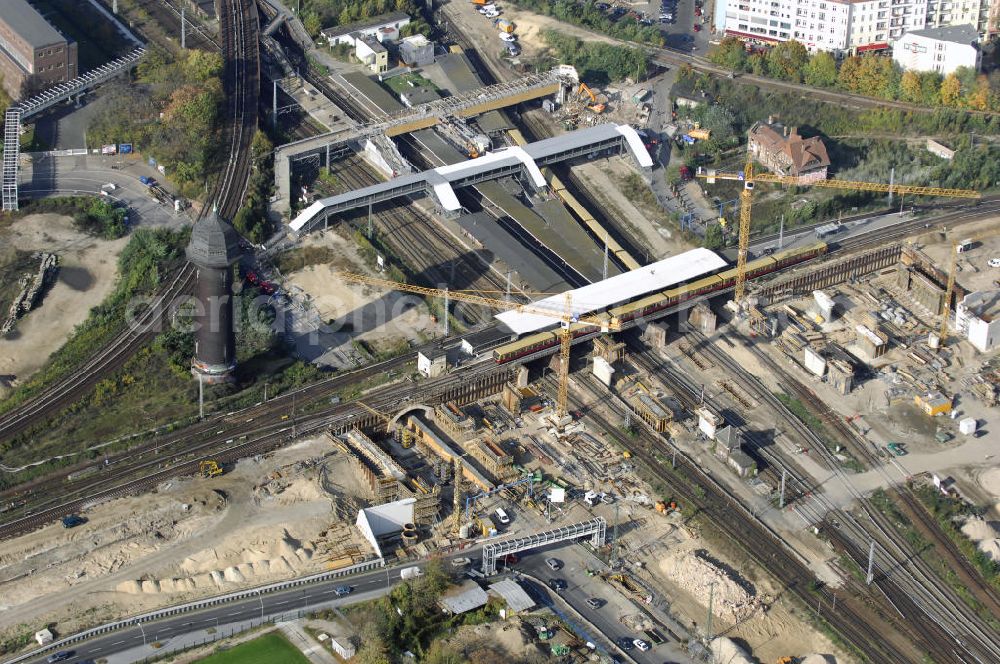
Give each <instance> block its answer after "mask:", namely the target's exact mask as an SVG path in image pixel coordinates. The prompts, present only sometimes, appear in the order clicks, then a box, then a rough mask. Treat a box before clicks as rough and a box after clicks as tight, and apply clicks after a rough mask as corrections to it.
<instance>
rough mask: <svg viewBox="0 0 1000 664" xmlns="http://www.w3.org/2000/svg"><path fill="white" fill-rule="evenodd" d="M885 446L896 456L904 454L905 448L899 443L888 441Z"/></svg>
mask: <svg viewBox="0 0 1000 664" xmlns="http://www.w3.org/2000/svg"><path fill="white" fill-rule="evenodd" d="M886 448H887V449H888V450H889V451H890V452H892V453H893V454H895V455H896V456H898V457H901V456H906V450H904V449H903V446H902V445H900V444H899V443H889V444H888V445H886Z"/></svg>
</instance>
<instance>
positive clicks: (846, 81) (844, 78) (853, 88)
mask: <svg viewBox="0 0 1000 664" xmlns="http://www.w3.org/2000/svg"><path fill="white" fill-rule="evenodd" d="M860 76H861V58H859V57H857V56H856V55H852V56H850V57H849V58H844V61H843V62H841V63H840V72H838V74H837V85H839V86H840V87H841V88H843V89H844V90H847V91H848V92H857V91H858V90H859V89H860V87H861V81H860Z"/></svg>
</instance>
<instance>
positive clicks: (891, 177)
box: [889, 166, 896, 205]
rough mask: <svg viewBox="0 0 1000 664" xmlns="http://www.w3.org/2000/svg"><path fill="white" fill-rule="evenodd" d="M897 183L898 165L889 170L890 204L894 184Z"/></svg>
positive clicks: (890, 202)
mask: <svg viewBox="0 0 1000 664" xmlns="http://www.w3.org/2000/svg"><path fill="white" fill-rule="evenodd" d="M895 183H896V167H895V166H893V167H892V168H891V169H890V170H889V205H892V185H894V184H895Z"/></svg>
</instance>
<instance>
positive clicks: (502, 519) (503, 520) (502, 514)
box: [496, 507, 510, 526]
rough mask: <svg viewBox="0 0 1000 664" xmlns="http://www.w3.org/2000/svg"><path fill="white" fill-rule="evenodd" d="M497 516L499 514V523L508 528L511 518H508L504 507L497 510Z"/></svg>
mask: <svg viewBox="0 0 1000 664" xmlns="http://www.w3.org/2000/svg"><path fill="white" fill-rule="evenodd" d="M496 514H497V521H499V522H500V523H501V524H503V525H505V526H506V525H507V524H508V523H510V517H509V516H507V513H506V512H504V511H503V508H502V507H498V508H497V512H496Z"/></svg>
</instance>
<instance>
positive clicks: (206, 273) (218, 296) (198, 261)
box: [186, 208, 240, 383]
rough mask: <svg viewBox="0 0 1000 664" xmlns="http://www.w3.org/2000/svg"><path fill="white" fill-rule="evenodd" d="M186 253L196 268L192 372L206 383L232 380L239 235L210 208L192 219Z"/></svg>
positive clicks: (234, 354) (234, 356) (234, 352)
mask: <svg viewBox="0 0 1000 664" xmlns="http://www.w3.org/2000/svg"><path fill="white" fill-rule="evenodd" d="M186 253H187V259H188V260H189V261H190V262H191V263H192V264H193V265H194V266H195V268H197V276H196V279H197V286H196V288H195V296H196V298H197V300H198V310H197V311H196V313H195V316H194V323H195V326H196V329H195V333H194V334H195V336H194V359H193V360H192V362H191V373H193V374H194V375H195V376H196V377H197V378H199V379H200V380H202V381H204V382H205V383H223V382H227V381H231V380H233V379H234V373H235V370H236V341H235V338H234V336H233V268H232V266H233V263H235V262H236V261H237V260H238V259H239V257H240V236H239V234H238V233H237V232H236V231H235V230H234V229H233V227H232V226H230V225H229V223H228V222H225V221H223V220H222V219H220V218H219V215H218V213H217V212H216V210H215V209H214V208H213V209H212V212H211V213H210V214H208V215H206V216H205V217H204V218H202V219H201V220H199V221H197V222H195V225H194V228H193V229H191V241H190V242H189V243H188V246H187V252H186Z"/></svg>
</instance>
